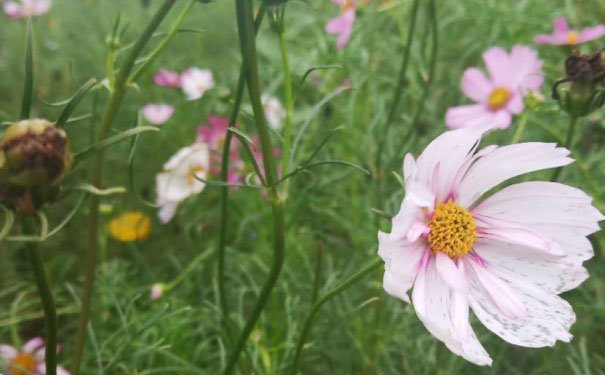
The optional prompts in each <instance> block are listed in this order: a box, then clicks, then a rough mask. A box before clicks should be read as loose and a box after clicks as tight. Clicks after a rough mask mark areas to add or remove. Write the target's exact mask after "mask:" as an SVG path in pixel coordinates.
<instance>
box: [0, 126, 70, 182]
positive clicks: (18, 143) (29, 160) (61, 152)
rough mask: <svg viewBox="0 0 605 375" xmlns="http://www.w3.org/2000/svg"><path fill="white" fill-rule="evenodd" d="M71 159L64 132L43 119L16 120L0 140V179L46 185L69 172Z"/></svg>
mask: <svg viewBox="0 0 605 375" xmlns="http://www.w3.org/2000/svg"><path fill="white" fill-rule="evenodd" d="M71 162H72V154H71V151H70V150H69V140H68V139H67V135H66V134H65V131H63V129H60V128H57V127H55V126H54V125H53V124H52V123H50V122H48V121H46V120H41V119H32V120H22V121H19V122H17V123H15V124H13V125H12V126H10V127H9V128H8V129H7V130H6V132H5V133H4V135H3V137H2V140H0V182H1V181H2V180H6V181H7V182H8V183H10V184H12V185H15V186H20V187H24V188H33V187H47V186H50V185H51V184H53V183H54V182H56V181H58V180H60V179H61V178H62V177H63V176H65V174H67V172H69V169H70V168H71Z"/></svg>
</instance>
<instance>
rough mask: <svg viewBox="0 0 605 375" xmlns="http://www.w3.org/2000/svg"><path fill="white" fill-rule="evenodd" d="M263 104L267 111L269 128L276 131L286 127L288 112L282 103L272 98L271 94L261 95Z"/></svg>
mask: <svg viewBox="0 0 605 375" xmlns="http://www.w3.org/2000/svg"><path fill="white" fill-rule="evenodd" d="M261 102H262V103H263V108H264V109H265V116H266V117H267V122H268V123H269V126H270V127H271V128H273V129H274V130H276V131H279V130H281V128H282V127H283V126H284V119H285V118H286V110H285V109H284V107H283V106H282V105H281V103H280V101H279V100H278V99H277V98H275V97H273V96H270V95H269V94H263V95H261Z"/></svg>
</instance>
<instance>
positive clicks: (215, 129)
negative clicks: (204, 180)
mask: <svg viewBox="0 0 605 375" xmlns="http://www.w3.org/2000/svg"><path fill="white" fill-rule="evenodd" d="M228 127H229V117H219V116H208V125H206V126H200V127H198V128H197V142H202V143H206V144H208V146H209V148H210V173H211V174H212V175H214V176H220V172H221V166H222V160H223V146H224V144H225V137H226V136H227V129H228ZM238 145H239V143H238V140H237V138H235V137H234V138H232V139H231V146H230V159H229V171H228V175H227V182H228V183H233V184H237V183H241V182H243V181H244V161H243V160H242V157H241V156H240V153H239V151H238V150H237V148H238Z"/></svg>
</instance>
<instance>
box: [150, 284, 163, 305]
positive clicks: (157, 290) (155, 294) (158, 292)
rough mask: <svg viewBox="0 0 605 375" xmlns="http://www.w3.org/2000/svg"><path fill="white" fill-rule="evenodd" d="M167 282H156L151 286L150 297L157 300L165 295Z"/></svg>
mask: <svg viewBox="0 0 605 375" xmlns="http://www.w3.org/2000/svg"><path fill="white" fill-rule="evenodd" d="M166 289H167V287H166V284H164V283H155V284H153V285H152V286H151V290H150V292H149V299H151V300H152V301H157V300H159V299H160V298H162V297H163V296H164V292H166Z"/></svg>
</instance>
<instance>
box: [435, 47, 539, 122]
mask: <svg viewBox="0 0 605 375" xmlns="http://www.w3.org/2000/svg"><path fill="white" fill-rule="evenodd" d="M483 61H484V62H485V65H486V67H487V71H488V73H489V77H486V76H485V74H484V73H483V72H482V71H481V70H479V69H477V68H469V69H467V70H466V71H465V72H464V75H463V76H462V82H461V84H460V87H461V89H462V92H463V93H464V95H466V96H467V97H468V98H469V99H471V100H474V101H475V102H476V104H472V105H462V106H459V107H452V108H450V109H448V111H447V113H446V115H445V122H446V124H447V126H448V127H450V128H461V127H465V126H477V125H482V124H490V125H491V126H493V127H495V128H500V129H504V128H507V127H509V126H510V124H511V122H512V116H513V115H517V114H519V113H521V112H523V109H524V105H523V97H524V96H526V95H528V94H529V93H531V92H532V91H538V90H539V89H540V86H541V85H542V82H543V81H544V76H543V75H542V64H543V62H542V61H541V60H540V59H538V54H537V53H536V51H534V50H533V49H531V48H529V47H527V46H521V45H516V46H514V47H513V48H512V50H511V52H510V54H509V53H508V52H506V50H504V49H503V48H500V47H493V48H490V49H489V50H487V51H486V52H485V53H484V54H483Z"/></svg>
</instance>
